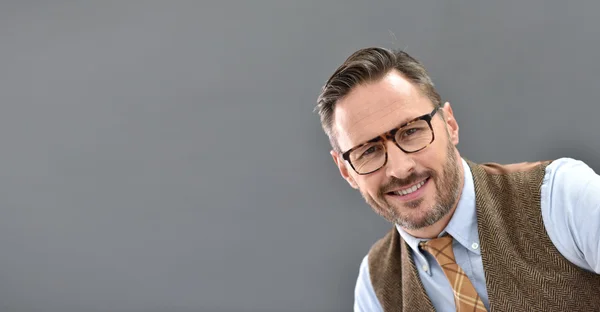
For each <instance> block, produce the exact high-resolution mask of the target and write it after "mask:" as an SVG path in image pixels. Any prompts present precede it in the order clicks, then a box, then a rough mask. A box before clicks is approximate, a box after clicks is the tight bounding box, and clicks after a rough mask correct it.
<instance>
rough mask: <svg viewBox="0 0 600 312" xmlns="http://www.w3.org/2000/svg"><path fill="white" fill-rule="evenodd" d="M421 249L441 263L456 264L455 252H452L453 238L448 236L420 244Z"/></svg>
mask: <svg viewBox="0 0 600 312" xmlns="http://www.w3.org/2000/svg"><path fill="white" fill-rule="evenodd" d="M420 246H421V248H423V249H424V250H426V251H428V252H429V253H431V255H432V256H433V257H435V259H436V260H437V261H438V262H439V263H440V264H442V265H443V264H445V263H449V262H452V263H455V262H456V260H455V259H454V252H453V251H452V236H449V235H446V236H442V237H438V238H434V239H432V240H429V241H427V242H421V243H420Z"/></svg>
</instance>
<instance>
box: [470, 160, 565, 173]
mask: <svg viewBox="0 0 600 312" xmlns="http://www.w3.org/2000/svg"><path fill="white" fill-rule="evenodd" d="M465 161H466V162H467V164H468V165H469V167H470V168H471V170H473V169H480V170H482V171H483V172H485V173H487V174H491V175H502V174H511V173H518V172H528V171H532V170H538V169H545V168H546V167H547V166H548V165H550V164H552V163H553V162H554V160H536V161H522V162H514V163H500V162H481V163H477V162H474V161H471V160H469V159H465Z"/></svg>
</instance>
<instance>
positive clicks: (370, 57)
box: [315, 47, 441, 152]
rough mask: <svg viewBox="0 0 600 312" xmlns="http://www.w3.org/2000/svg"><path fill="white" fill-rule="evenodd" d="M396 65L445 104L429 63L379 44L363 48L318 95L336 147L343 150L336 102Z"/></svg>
mask: <svg viewBox="0 0 600 312" xmlns="http://www.w3.org/2000/svg"><path fill="white" fill-rule="evenodd" d="M393 69H396V70H397V71H398V72H399V73H400V74H401V75H402V76H403V77H404V78H405V79H407V80H408V81H410V82H411V83H413V84H414V85H415V86H416V87H417V88H418V89H419V90H420V91H421V92H423V94H424V95H425V96H427V97H428V98H429V99H430V100H431V102H432V103H433V105H434V106H440V105H441V103H440V101H441V99H440V96H439V94H438V93H437V91H436V90H435V88H434V85H433V82H432V81H431V78H430V77H429V75H428V74H427V71H426V70H425V67H423V65H422V64H421V63H420V62H419V61H417V60H416V59H414V58H413V57H411V56H410V55H408V54H407V53H406V52H404V51H401V50H388V49H385V48H379V47H370V48H364V49H360V50H358V51H356V52H354V53H353V54H352V55H350V56H349V57H348V58H347V59H346V61H344V63H343V64H342V65H340V67H338V69H337V70H336V71H335V72H334V73H333V75H331V77H330V78H329V80H327V82H326V83H325V85H324V86H323V88H322V91H321V94H320V95H319V97H318V99H317V106H316V108H315V110H316V111H317V112H318V113H319V116H320V118H321V126H322V127H323V130H324V131H325V133H326V134H327V136H328V137H329V141H330V143H331V146H332V147H333V149H334V150H336V151H338V152H341V150H340V148H339V145H338V142H337V139H336V133H335V131H334V129H333V117H334V111H335V105H336V103H337V102H338V101H339V100H340V99H342V98H344V97H345V96H346V95H348V93H350V91H351V90H352V89H353V88H354V87H356V86H358V85H360V84H364V83H369V82H375V81H377V80H379V79H382V78H383V77H384V76H385V75H386V74H388V73H389V72H390V71H392V70H393Z"/></svg>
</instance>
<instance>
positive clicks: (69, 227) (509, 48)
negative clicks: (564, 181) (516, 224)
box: [0, 0, 600, 312]
mask: <svg viewBox="0 0 600 312" xmlns="http://www.w3.org/2000/svg"><path fill="white" fill-rule="evenodd" d="M599 29H600V3H598V2H596V1H587V2H577V1H559V0H553V1H542V0H534V1H525V2H523V1H517V0H511V1H487V2H486V3H484V2H483V1H478V0H464V1H458V0H452V1H412V2H410V3H402V1H396V0H390V1H380V2H377V3H370V4H368V3H367V2H366V1H342V0H338V1H333V0H331V1H282V0H277V1H276V0H273V1H214V2H208V1H186V2H183V1H181V2H180V1H137V2H134V1H95V2H91V1H78V2H77V1H52V2H50V1H37V2H34V1H3V2H2V3H1V4H0V40H1V49H0V146H2V153H1V155H2V157H0V311H45V312H51V311H57V312H58V311H61V312H70V311H135V312H138V311H173V312H176V311H262V312H267V311H278V312H284V311H305V312H306V311H348V310H351V306H352V300H353V289H354V282H355V279H356V274H357V270H358V266H359V263H360V260H361V259H362V257H363V256H364V254H365V253H366V252H367V250H368V248H369V247H370V245H371V244H372V243H373V242H374V241H375V240H376V239H377V238H378V237H380V236H381V235H382V234H383V233H384V232H385V231H387V230H388V229H389V225H388V224H386V223H385V222H384V221H383V220H381V219H380V218H379V217H378V216H376V215H375V213H373V212H372V211H371V210H370V208H369V207H367V206H366V204H365V203H364V201H363V200H362V198H361V197H360V195H359V194H358V193H357V192H355V191H354V190H352V189H351V188H350V187H348V186H347V185H346V183H345V182H344V181H343V180H342V179H341V178H340V177H339V174H338V172H337V169H336V168H335V166H334V164H333V162H332V161H331V158H330V156H329V154H328V151H329V146H328V142H327V139H326V137H325V135H324V134H323V133H322V132H321V129H320V125H319V121H318V116H317V115H316V114H314V113H313V112H312V109H313V107H314V105H315V100H316V96H317V94H318V92H319V88H320V87H321V85H322V84H323V82H324V81H325V80H326V79H327V77H328V76H329V75H330V74H331V72H332V71H333V70H334V69H335V68H336V67H337V66H338V65H339V64H340V63H341V62H342V61H343V60H344V58H345V57H347V56H348V55H349V54H350V53H352V52H353V51H354V50H356V49H358V48H361V47H364V46H371V45H382V46H386V47H400V48H405V49H406V50H407V51H408V52H409V53H411V54H413V55H414V56H416V57H417V58H419V59H420V60H422V61H423V62H424V63H425V65H426V66H427V67H428V68H429V70H430V72H431V74H432V76H433V79H434V81H435V83H436V84H437V86H438V87H439V91H440V93H441V95H442V97H443V98H444V99H445V100H448V101H450V102H451V103H452V104H453V107H454V112H455V114H456V117H457V119H458V122H459V124H460V126H461V132H460V133H461V143H460V145H459V148H460V150H461V151H462V153H463V155H464V156H466V157H467V158H470V159H472V160H474V161H479V162H483V161H496V162H513V161H525V160H537V159H549V158H554V157H561V156H569V157H574V158H579V159H582V160H585V161H587V162H588V163H589V164H590V165H591V166H592V167H594V168H599V167H598V166H600V160H598V155H599V154H600V143H599V142H598V139H597V138H598V135H597V133H598V132H599V130H600V126H598V125H597V124H596V122H597V120H598V115H599V114H600V105H599V104H598V103H597V102H598V98H599V96H598V91H599V90H600V88H599V87H600V83H599V80H598V73H599V72H600V62H599V61H598V56H599V55H600V52H599V51H600V40H599V39H600V35H599V34H600V32H599ZM392 33H393V35H392ZM394 36H395V37H396V39H394Z"/></svg>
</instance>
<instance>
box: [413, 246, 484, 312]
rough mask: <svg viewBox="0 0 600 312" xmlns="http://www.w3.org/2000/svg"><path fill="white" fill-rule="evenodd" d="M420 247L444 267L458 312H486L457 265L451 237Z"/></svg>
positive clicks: (463, 272)
mask: <svg viewBox="0 0 600 312" xmlns="http://www.w3.org/2000/svg"><path fill="white" fill-rule="evenodd" d="M419 246H421V248H422V249H424V250H427V251H428V252H429V253H431V255H433V256H434V257H435V259H436V260H437V262H438V263H439V264H440V266H441V267H442V269H443V271H444V274H445V275H446V277H447V278H448V280H449V281H450V285H452V290H453V291H454V303H455V304H456V311H457V312H464V311H486V309H485V306H484V305H483V302H482V301H481V298H479V295H478V294H477V291H476V290H475V287H473V284H471V281H469V278H468V277H467V274H466V273H465V271H463V270H462V269H461V267H460V266H459V265H458V264H456V260H455V259H454V252H453V251H452V237H451V236H448V235H446V236H443V237H440V238H435V239H432V240H430V241H428V242H421V243H420V244H419Z"/></svg>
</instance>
